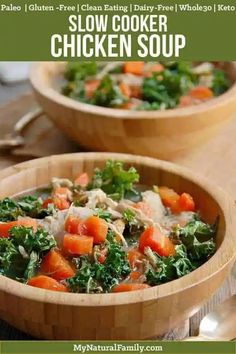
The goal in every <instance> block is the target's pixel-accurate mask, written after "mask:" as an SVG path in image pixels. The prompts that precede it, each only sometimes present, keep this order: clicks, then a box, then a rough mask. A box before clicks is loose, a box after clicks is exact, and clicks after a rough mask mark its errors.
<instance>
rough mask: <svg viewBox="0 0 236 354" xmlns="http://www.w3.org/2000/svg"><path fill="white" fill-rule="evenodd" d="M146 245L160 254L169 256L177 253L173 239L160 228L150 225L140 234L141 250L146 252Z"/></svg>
mask: <svg viewBox="0 0 236 354" xmlns="http://www.w3.org/2000/svg"><path fill="white" fill-rule="evenodd" d="M146 247H150V248H151V249H152V250H153V251H154V252H156V253H158V254H159V255H160V256H164V257H168V256H174V255H175V246H174V244H173V243H172V242H171V240H170V239H169V238H168V237H167V236H165V235H163V234H162V233H161V232H160V230H159V229H158V228H155V227H153V226H151V227H148V228H147V229H146V230H145V231H144V232H143V233H142V235H141V236H140V239H139V250H140V251H141V252H143V253H144V250H145V248H146Z"/></svg>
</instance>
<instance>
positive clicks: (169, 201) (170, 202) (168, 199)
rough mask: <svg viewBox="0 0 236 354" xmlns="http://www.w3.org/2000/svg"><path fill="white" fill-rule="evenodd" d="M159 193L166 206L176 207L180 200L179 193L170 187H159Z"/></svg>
mask: <svg viewBox="0 0 236 354" xmlns="http://www.w3.org/2000/svg"><path fill="white" fill-rule="evenodd" d="M159 194H160V197H161V200H162V203H163V204H164V206H165V207H168V208H171V210H172V209H174V208H175V207H176V204H177V202H178V200H179V194H178V193H176V192H175V191H174V190H173V189H171V188H168V187H159Z"/></svg>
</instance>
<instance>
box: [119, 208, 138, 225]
mask: <svg viewBox="0 0 236 354" xmlns="http://www.w3.org/2000/svg"><path fill="white" fill-rule="evenodd" d="M122 217H123V219H124V221H125V223H127V224H129V225H134V224H136V220H135V212H134V211H133V210H131V209H125V210H124V211H123V213H122Z"/></svg>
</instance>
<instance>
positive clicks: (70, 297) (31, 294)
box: [0, 153, 236, 307]
mask: <svg viewBox="0 0 236 354" xmlns="http://www.w3.org/2000/svg"><path fill="white" fill-rule="evenodd" d="M109 158H112V159H117V160H123V161H124V162H127V163H135V162H137V163H139V164H141V165H142V166H143V168H145V166H151V167H153V168H158V169H162V170H166V171H168V172H170V173H173V174H177V175H180V176H181V177H183V178H185V179H187V180H190V181H191V182H193V183H194V184H195V185H196V187H200V188H202V189H203V190H205V191H206V192H207V193H208V194H209V195H210V196H211V197H212V198H213V199H214V200H215V201H216V203H217V204H218V205H219V207H220V208H221V210H222V213H223V215H224V219H225V237H224V240H223V242H222V244H221V245H220V247H219V248H218V250H217V252H216V253H215V254H214V255H213V256H212V257H211V259H210V260H209V261H207V262H206V263H205V264H203V265H202V266H201V267H199V268H198V269H196V270H195V271H193V272H191V273H190V274H188V275H186V276H184V277H182V278H180V279H177V280H173V281H171V282H168V283H165V284H162V285H158V286H154V287H151V288H148V289H144V290H137V291H133V292H125V293H119V294H118V293H117V294H114V293H113V294H112V293H109V294H73V293H60V292H54V291H50V290H43V289H39V288H34V287H31V286H29V285H25V284H21V283H19V282H17V281H15V280H12V279H10V278H7V277H5V276H2V275H0V279H1V281H0V289H1V290H2V291H5V292H6V293H9V294H11V295H14V296H17V297H21V298H25V299H29V300H33V301H37V302H46V303H51V304H58V305H66V306H67V305H68V306H82V307H83V306H85V307H86V306H89V307H96V306H104V307H106V306H114V305H124V304H126V305H128V304H132V303H140V302H144V301H145V302H146V301H154V300H157V299H158V298H163V297H167V296H172V295H175V294H177V293H179V292H183V291H185V290H187V289H189V288H191V287H193V286H196V285H197V284H200V283H201V282H205V281H207V280H208V279H209V278H211V277H212V276H213V275H215V274H217V273H218V272H220V271H221V270H222V269H223V268H225V267H226V266H227V265H228V264H229V263H231V262H232V260H233V258H234V257H235V255H236V246H235V247H230V248H228V245H227V242H228V241H229V240H231V241H233V242H234V245H236V235H235V234H234V232H233V231H234V230H235V226H236V222H235V218H233V207H234V203H233V201H231V199H230V198H229V197H228V196H227V195H226V193H225V192H224V191H223V190H222V189H221V188H220V187H218V186H215V185H214V184H211V183H210V181H208V180H207V179H206V178H204V177H202V176H199V175H196V174H195V173H194V174H193V173H191V172H190V171H189V170H188V169H186V168H183V167H181V166H178V165H175V164H173V163H170V162H166V161H161V160H157V159H153V158H149V157H143V156H138V155H128V154H119V153H73V154H63V155H54V156H49V157H43V158H39V159H34V160H30V161H27V162H23V163H20V164H17V165H14V166H11V167H9V168H6V169H4V170H3V171H1V172H0V183H1V180H4V179H7V178H8V177H10V176H12V175H14V174H17V173H19V172H21V171H23V170H24V171H25V170H30V169H31V168H34V167H36V166H42V165H44V164H45V165H47V164H50V162H52V161H53V163H55V162H56V161H61V159H63V160H65V161H66V160H71V159H72V160H77V159H78V160H80V159H81V160H87V161H89V160H91V161H96V160H97V161H104V160H107V159H109ZM226 210H229V212H228V213H226ZM234 212H235V211H234ZM224 253H227V260H225V261H224V262H223V263H222V262H219V263H218V262H215V260H216V259H217V258H218V259H221V255H223V254H224ZM211 269H214V271H213V272H212V271H211ZM202 273H204V276H202Z"/></svg>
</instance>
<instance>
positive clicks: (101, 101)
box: [91, 75, 127, 107]
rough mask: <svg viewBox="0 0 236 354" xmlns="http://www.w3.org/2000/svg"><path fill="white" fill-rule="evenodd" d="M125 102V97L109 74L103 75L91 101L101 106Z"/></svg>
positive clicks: (119, 104)
mask: <svg viewBox="0 0 236 354" xmlns="http://www.w3.org/2000/svg"><path fill="white" fill-rule="evenodd" d="M126 102H127V98H126V97H125V96H124V95H123V94H122V92H121V90H120V88H119V86H117V85H116V84H115V83H114V82H113V80H112V78H111V77H110V75H105V76H104V77H103V78H102V80H101V82H100V84H99V86H98V88H97V90H95V91H94V94H93V97H92V99H91V103H92V104H94V105H97V106H102V107H116V106H121V105H122V104H124V103H126Z"/></svg>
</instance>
